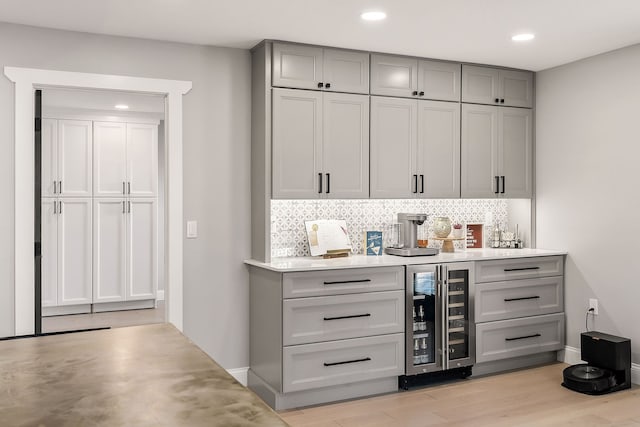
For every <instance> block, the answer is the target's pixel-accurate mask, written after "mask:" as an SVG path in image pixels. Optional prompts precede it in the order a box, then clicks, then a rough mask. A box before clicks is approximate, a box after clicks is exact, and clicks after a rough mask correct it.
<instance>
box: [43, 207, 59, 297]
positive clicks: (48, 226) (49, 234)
mask: <svg viewBox="0 0 640 427" xmlns="http://www.w3.org/2000/svg"><path fill="white" fill-rule="evenodd" d="M41 215H42V216H41V227H42V228H41V230H42V234H41V238H42V267H41V271H42V306H43V307H51V306H54V305H57V304H58V200H57V199H52V198H51V199H42V213H41Z"/></svg>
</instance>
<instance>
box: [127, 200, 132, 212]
mask: <svg viewBox="0 0 640 427" xmlns="http://www.w3.org/2000/svg"><path fill="white" fill-rule="evenodd" d="M127 204H128V206H129V213H131V200H129V201H128V202H127Z"/></svg>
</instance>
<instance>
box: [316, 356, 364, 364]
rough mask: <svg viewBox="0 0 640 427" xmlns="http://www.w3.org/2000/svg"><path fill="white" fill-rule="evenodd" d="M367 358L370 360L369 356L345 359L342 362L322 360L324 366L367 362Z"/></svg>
mask: <svg viewBox="0 0 640 427" xmlns="http://www.w3.org/2000/svg"><path fill="white" fill-rule="evenodd" d="M369 360H371V358H370V357H365V358H363V359H355V360H345V361H344V362H333V363H327V362H324V366H336V365H346V364H347V363H358V362H368V361H369Z"/></svg>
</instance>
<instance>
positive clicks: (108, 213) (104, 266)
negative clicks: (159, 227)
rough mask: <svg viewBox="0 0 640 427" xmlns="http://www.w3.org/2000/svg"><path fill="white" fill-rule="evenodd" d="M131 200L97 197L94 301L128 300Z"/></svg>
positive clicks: (95, 208) (94, 226)
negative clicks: (128, 247)
mask: <svg viewBox="0 0 640 427" xmlns="http://www.w3.org/2000/svg"><path fill="white" fill-rule="evenodd" d="M126 236H127V202H126V201H125V200H124V199H122V198H120V199H115V198H106V199H94V201H93V302H113V301H124V300H125V299H126V297H125V295H126V280H127V256H126V247H127V244H126Z"/></svg>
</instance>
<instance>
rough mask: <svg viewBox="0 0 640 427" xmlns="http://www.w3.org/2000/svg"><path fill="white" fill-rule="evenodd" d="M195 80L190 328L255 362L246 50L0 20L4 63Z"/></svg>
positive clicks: (190, 104) (7, 152) (1, 303)
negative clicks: (194, 236)
mask: <svg viewBox="0 0 640 427" xmlns="http://www.w3.org/2000/svg"><path fill="white" fill-rule="evenodd" d="M6 65H9V66H17V67H31V68H46V69H54V70H63V71H78V72H89V73H104V74H122V75H129V76H140V77H156V78H166V79H175V80H190V81H192V82H193V89H192V90H191V92H190V93H189V94H188V95H186V96H185V98H184V217H185V219H196V220H198V222H199V227H198V232H199V238H198V239H195V240H191V239H190V240H185V243H184V245H185V246H184V269H185V270H184V316H185V318H184V331H185V333H186V335H187V336H189V337H190V338H191V339H192V340H193V341H194V342H195V343H196V344H197V345H199V346H200V347H201V348H202V349H203V350H205V351H206V352H207V353H208V354H210V355H211V356H212V357H213V358H214V359H216V360H217V361H218V362H219V363H220V364H221V365H222V366H224V367H225V368H227V369H230V368H236V367H243V366H247V365H248V362H249V360H248V358H249V357H248V336H249V330H248V328H249V326H248V275H247V272H246V270H245V267H244V266H243V264H242V261H243V259H245V258H248V257H249V256H250V236H249V230H250V219H249V218H250V215H249V210H250V198H249V176H250V171H249V164H250V162H249V159H250V102H251V100H250V89H251V80H250V71H251V58H250V55H249V52H248V51H246V50H238V49H226V48H215V47H205V46H195V45H185V44H178V43H165V42H156V41H149V40H141V39H133V38H124V37H110V36H100V35H92V34H85V33H74V32H67V31H56V30H46V29H39V28H34V27H26V26H19V25H12V24H3V23H0V67H4V66H6ZM0 151H1V152H2V156H0V198H1V200H2V201H3V203H2V209H0V242H1V243H0V336H8V335H11V334H12V333H13V328H14V325H13V253H12V252H13V197H14V195H13V167H14V166H13V86H12V84H11V83H10V82H9V80H7V79H6V78H0Z"/></svg>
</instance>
